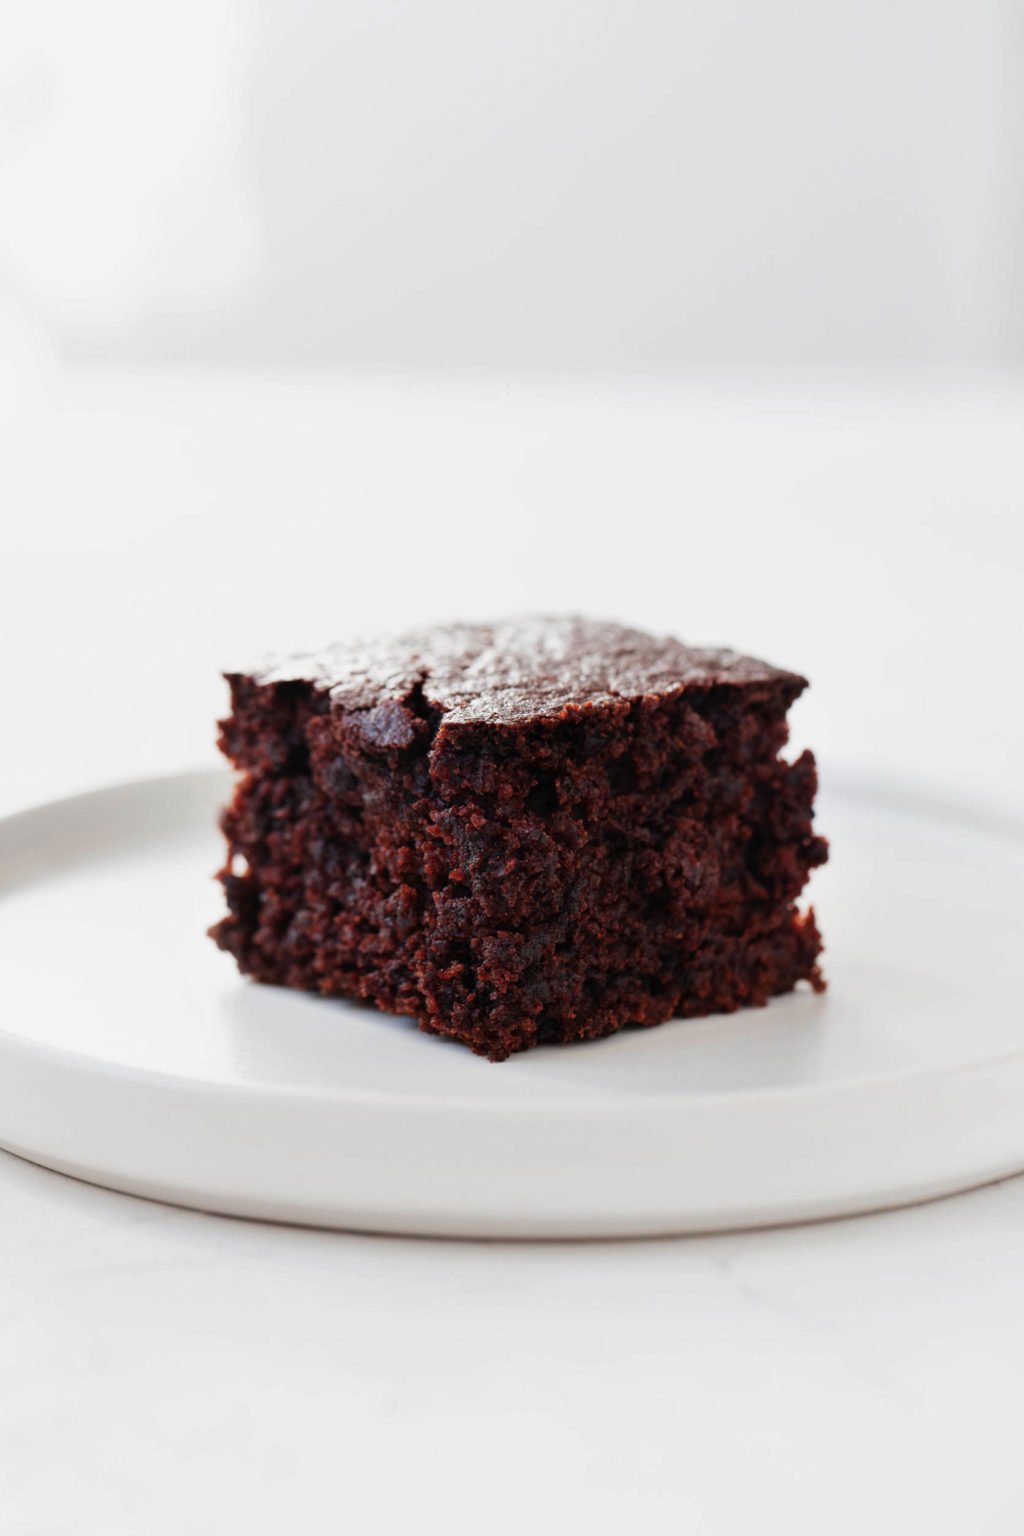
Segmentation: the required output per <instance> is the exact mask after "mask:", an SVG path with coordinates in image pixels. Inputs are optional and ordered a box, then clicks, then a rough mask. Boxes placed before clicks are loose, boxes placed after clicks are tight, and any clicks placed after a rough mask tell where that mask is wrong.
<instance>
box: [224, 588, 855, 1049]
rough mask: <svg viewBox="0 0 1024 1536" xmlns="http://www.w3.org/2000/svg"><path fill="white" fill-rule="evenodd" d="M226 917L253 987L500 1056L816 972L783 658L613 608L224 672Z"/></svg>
mask: <svg viewBox="0 0 1024 1536" xmlns="http://www.w3.org/2000/svg"><path fill="white" fill-rule="evenodd" d="M227 677H228V682H229V684H230V688H231V705H232V708H231V713H230V715H229V716H228V718H227V719H226V720H224V721H223V722H222V725H221V736H220V745H221V747H222V749H223V751H224V752H225V753H226V755H227V756H228V757H229V758H230V760H231V762H232V763H233V764H234V766H235V768H236V769H237V770H238V774H239V777H238V782H237V787H236V790H235V795H234V799H233V801H232V803H231V805H230V806H229V807H228V809H227V810H226V811H225V812H224V815H223V818H222V826H223V829H224V832H225V834H226V836H227V840H228V858H227V863H226V865H225V867H224V869H223V870H222V872H221V875H220V879H221V880H222V882H223V885H224V889H225V893H226V896H227V905H228V915H227V916H226V917H225V918H224V919H223V920H222V921H221V922H220V923H218V924H217V926H216V927H215V928H214V929H213V930H212V936H213V938H214V939H215V940H216V942H217V943H218V944H219V945H220V947H221V948H222V949H225V950H227V951H229V953H231V954H232V955H233V956H234V957H235V960H236V961H237V963H238V966H239V968H240V969H241V970H242V971H243V972H244V973H245V974H246V975H248V976H252V977H254V978H255V979H256V980H257V981H262V982H270V983H276V984H279V985H282V986H288V987H300V988H304V989H306V990H309V991H314V992H319V993H323V994H324V995H326V996H337V997H350V998H361V999H365V1000H367V1001H368V1002H370V1003H373V1004H375V1005H376V1006H377V1007H378V1008H381V1009H385V1010H387V1011H388V1012H391V1013H399V1014H408V1015H411V1016H412V1017H413V1018H414V1019H416V1020H417V1021H418V1023H419V1025H420V1027H421V1028H422V1029H425V1030H427V1031H429V1032H431V1033H435V1034H439V1035H446V1036H449V1037H450V1038H451V1039H454V1040H459V1041H461V1042H462V1043H463V1044H465V1045H468V1046H469V1047H470V1049H471V1050H473V1051H476V1052H478V1053H479V1054H481V1055H484V1056H489V1057H490V1058H491V1059H492V1060H494V1061H499V1060H502V1059H503V1058H505V1057H507V1056H509V1055H510V1054H511V1053H512V1052H513V1051H521V1050H524V1049H526V1048H527V1047H529V1046H533V1045H539V1044H543V1043H546V1042H552V1041H571V1040H588V1039H594V1038H596V1037H597V1036H600V1035H608V1034H611V1033H612V1032H613V1031H615V1030H620V1029H624V1028H626V1027H627V1026H647V1025H651V1024H659V1023H661V1022H663V1021H664V1020H666V1019H670V1018H672V1017H674V1016H677V1015H691V1014H708V1013H716V1012H723V1011H731V1010H733V1009H736V1008H740V1007H742V1006H745V1005H747V1004H762V1003H766V1002H767V1001H768V999H769V998H770V997H772V996H773V995H774V994H776V993H780V992H788V991H790V990H791V989H792V988H793V987H794V986H795V985H796V984H797V982H799V981H808V982H810V984H811V985H812V986H813V987H815V988H819V989H820V988H821V987H822V986H823V982H822V980H821V977H820V974H819V970H818V965H817V960H818V955H819V953H820V950H821V940H820V937H819V935H818V931H817V928H816V927H815V923H814V917H813V913H812V912H810V911H807V912H800V911H799V910H798V909H797V906H796V900H797V897H798V896H799V894H800V892H801V890H802V889H803V886H804V884H805V882H806V880H807V877H808V874H809V873H810V871H811V869H813V868H814V866H815V865H816V864H821V863H822V862H823V861H824V860H825V858H826V856H827V849H826V844H825V842H824V841H823V840H822V839H821V838H820V837H817V836H816V835H815V834H814V831H813V829H812V809H813V800H814V794H815V788H816V775H815V766H814V759H813V757H812V756H811V754H810V753H809V752H804V753H803V754H802V755H801V756H799V757H798V758H797V759H796V761H795V762H792V763H787V762H785V761H784V760H783V758H782V757H781V755H780V753H781V750H782V748H783V746H784V744H785V742H786V738H787V724H786V713H787V711H788V709H789V707H790V705H791V704H792V702H793V700H794V699H795V698H796V697H797V695H798V694H799V693H801V692H802V690H803V689H804V688H805V687H806V682H805V679H804V678H802V677H799V676H797V675H795V674H794V673H792V672H784V671H780V670H779V669H778V668H777V667H772V666H769V665H767V664H766V663H765V662H761V661H756V660H753V659H752V658H750V657H746V656H739V655H737V654H736V653H734V652H732V651H728V650H704V649H695V648H692V647H689V646H684V645H682V644H681V643H680V642H679V641H677V640H672V639H658V638H654V637H652V636H650V635H646V634H643V633H640V632H639V631H637V630H632V629H624V628H621V627H620V626H618V625H615V624H604V623H594V622H590V621H588V620H585V619H577V618H558V619H531V620H521V621H517V622H509V623H500V624H493V625H484V624H479V625H454V626H451V627H445V628H436V629H430V630H422V631H419V632H416V633H410V634H406V635H403V636H400V637H398V638H391V639H385V640H378V641H374V642H371V643H369V644H356V643H353V644H348V645H338V646H335V647H331V648H329V649H327V650H325V651H322V652H318V653H316V654H313V655H308V656H300V657H296V658H293V659H289V660H287V661H284V662H281V663H276V664H274V665H271V666H268V667H267V668H265V669H263V670H261V671H257V672H253V673H248V674H246V673H237V672H236V673H230V674H227Z"/></svg>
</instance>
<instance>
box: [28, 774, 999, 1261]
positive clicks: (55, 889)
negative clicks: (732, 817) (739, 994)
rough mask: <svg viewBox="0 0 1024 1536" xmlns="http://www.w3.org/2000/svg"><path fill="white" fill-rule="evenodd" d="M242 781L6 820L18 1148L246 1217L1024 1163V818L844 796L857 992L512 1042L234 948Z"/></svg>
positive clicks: (888, 1198) (500, 1222) (660, 1226)
mask: <svg viewBox="0 0 1024 1536" xmlns="http://www.w3.org/2000/svg"><path fill="white" fill-rule="evenodd" d="M228 782H229V781H228V776H227V775H226V774H224V775H222V774H219V773H218V774H212V775H205V774H203V775H192V776H190V777H180V778H171V779H163V780H156V781H151V782H148V783H139V784H134V785H126V786H123V787H121V788H111V789H109V790H102V791H99V792H97V793H94V794H91V795H86V796H82V797H79V798H77V799H74V800H65V801H61V802H57V803H56V804H52V805H49V806H43V807H40V808H38V809H37V810H35V811H29V812H26V813H25V814H23V815H22V816H16V817H12V818H9V819H8V820H6V821H3V822H0V864H2V867H3V869H4V871H5V885H6V893H5V894H6V900H5V901H4V903H3V906H2V908H0V949H2V950H3V952H4V954H5V957H6V958H5V964H4V972H3V986H4V1000H5V1014H6V1019H7V1025H6V1028H5V1029H4V1030H2V1031H0V1145H3V1146H5V1147H7V1148H8V1149H9V1150H12V1151H16V1152H21V1153H23V1154H24V1155H26V1156H28V1157H31V1158H32V1159H33V1160H34V1161H37V1162H40V1163H43V1164H44V1165H46V1166H48V1167H53V1168H56V1169H58V1170H60V1171H64V1172H69V1173H75V1174H78V1175H80V1176H81V1177H83V1178H87V1179H90V1180H92V1181H94V1182H96V1183H100V1184H107V1185H110V1186H111V1187H113V1188H115V1189H123V1190H127V1191H128V1192H130V1193H134V1194H142V1195H153V1196H156V1197H160V1198H164V1199H167V1200H170V1201H174V1202H176V1203H179V1204H183V1205H193V1206H198V1207H200V1208H201V1209H205V1210H212V1211H221V1212H226V1213H227V1214H230V1215H242V1216H264V1217H269V1218H272V1219H275V1220H279V1221H287V1220H292V1221H298V1222H305V1223H307V1224H310V1225H319V1226H333V1227H348V1228H357V1229H364V1230H370V1231H377V1232H385V1233H386V1232H410V1233H421V1234H432V1235H440V1236H462V1237H617V1236H630V1235H632V1236H642V1235H656V1234H661V1233H673V1232H685V1231H707V1230H714V1229H726V1228H729V1227H737V1226H755V1225H758V1224H765V1223H778V1222H783V1221H787V1220H800V1219H805V1218H820V1217H825V1216H835V1215H846V1214H849V1213H851V1212H856V1211H864V1210H877V1209H879V1208H880V1207H884V1206H891V1205H896V1204H899V1203H901V1202H904V1203H906V1202H910V1201H913V1200H917V1199H920V1198H926V1197H932V1196H936V1195H941V1194H947V1193H949V1192H950V1191H951V1190H958V1189H964V1188H967V1187H969V1186H970V1185H972V1184H979V1183H983V1182H985V1181H988V1180H992V1179H995V1178H999V1177H1005V1176H1006V1175H1007V1174H1009V1173H1018V1172H1020V1171H1021V1170H1022V1169H1024V1040H1022V1038H1021V1026H1022V1020H1021V1010H1020V1007H1019V993H1018V977H1017V970H1016V965H1015V959H1014V957H1015V956H1016V954H1017V952H1018V949H1019V944H1020V939H1021V920H1020V911H1019V892H1020V889H1021V885H1022V882H1024V832H1022V831H1021V829H1019V828H1016V829H1015V828H1006V827H1001V826H1000V825H999V823H998V822H996V823H994V824H993V825H992V826H988V825H986V821H985V818H984V816H982V817H981V818H980V825H972V822H971V816H970V811H969V809H968V810H966V811H962V810H960V809H959V808H957V807H948V808H945V810H944V812H943V814H942V816H941V817H940V816H939V815H937V814H936V813H935V812H934V810H933V812H932V814H930V815H929V814H928V813H927V811H925V812H923V813H922V812H921V811H915V808H914V803H913V800H912V799H910V798H909V797H904V798H903V799H902V800H901V799H899V798H895V797H893V798H889V799H886V798H884V797H882V796H879V795H877V794H876V795H872V794H871V793H870V791H868V790H865V789H864V788H861V787H858V786H853V787H852V788H850V789H848V790H847V791H846V793H845V794H844V793H842V792H840V793H839V794H838V795H833V796H831V797H828V796H826V797H825V798H824V801H823V804H822V807H821V816H820V824H821V825H822V826H824V827H826V828H827V829H828V833H829V836H830V838H831V839H832V844H833V862H832V867H831V870H830V871H829V874H830V876H831V878H830V879H829V878H827V877H826V878H823V880H822V881H820V882H818V884H819V885H820V886H822V887H823V889H822V890H819V891H818V892H817V893H816V898H817V907H818V911H819V914H820V920H821V922H822V924H823V927H824V932H825V934H826V936H828V935H834V938H833V940H832V943H831V946H830V951H829V970H830V973H831V975H832V978H833V992H832V994H831V995H830V996H825V997H821V996H818V997H816V996H814V995H813V994H811V993H810V992H809V991H808V990H805V989H799V990H798V991H797V992H796V993H794V994H792V995H790V996H789V997H785V998H778V999H776V1000H775V1001H774V1002H773V1003H772V1004H771V1005H770V1006H769V1007H768V1008H767V1009H766V1010H764V1011H747V1012H742V1013H740V1014H737V1015H735V1016H733V1017H731V1018H719V1019H708V1020H701V1021H686V1020H676V1021H673V1022H672V1023H669V1024H666V1025H664V1026H662V1027H659V1028H658V1029H656V1030H652V1031H644V1032H642V1033H636V1032H634V1033H625V1034H621V1035H618V1036H616V1037H614V1038H613V1039H609V1040H603V1041H598V1042H594V1043H593V1044H590V1045H587V1046H582V1047H578V1048H575V1049H568V1050H567V1049H561V1050H560V1049H557V1048H554V1047H547V1048H543V1049H539V1050H536V1051H533V1052H530V1053H528V1054H525V1055H523V1056H519V1057H516V1058H514V1059H513V1060H512V1061H510V1062H506V1063H503V1064H501V1066H500V1067H496V1066H495V1065H494V1064H492V1063H489V1062H485V1061H482V1060H481V1059H480V1058H478V1057H474V1056H472V1055H470V1054H469V1053H468V1052H467V1051H465V1049H460V1048H458V1047H453V1046H452V1045H451V1044H450V1043H448V1042H445V1041H441V1040H438V1039H437V1038H432V1037H428V1036H425V1035H423V1034H421V1033H419V1032H418V1031H417V1030H415V1028H413V1027H412V1026H411V1024H410V1022H409V1021H408V1020H398V1019H388V1018H385V1017H382V1016H381V1015H380V1014H377V1013H375V1012H373V1011H371V1010H368V1009H364V1008H357V1007H354V1006H352V1005H351V1004H346V1003H342V1002H339V1001H326V1000H324V999H322V998H312V997H306V996H302V995H298V994H295V993H293V992H288V991H285V990H283V989H279V988H256V987H254V986H252V985H251V984H248V983H246V982H244V981H242V980H241V979H240V978H238V976H237V975H236V974H235V972H234V968H233V967H231V969H230V972H229V970H228V967H227V966H226V965H225V962H224V960H223V958H222V957H221V956H219V955H218V954H217V953H216V952H215V951H214V950H213V947H212V946H211V945H210V943H209V942H208V940H207V939H206V936H205V928H206V926H207V920H208V919H210V918H212V917H213V916H214V915H216V911H217V908H218V907H219V905H220V903H219V901H218V902H211V903H209V904H207V903H206V901H205V898H206V897H207V896H208V895H209V894H210V873H211V871H212V869H213V868H215V867H216V864H217V862H218V860H219V858H220V854H221V850H220V846H219V844H220V839H219V837H217V836H216V834H215V830H214V829H215V820H216V810H217V807H218V805H219V804H220V803H223V801H224V799H225V798H226V796H227V792H228ZM204 908H205V910H204ZM55 934H59V935H60V941H59V943H60V948H59V958H60V963H59V965H57V966H54V964H53V954H54V935H55Z"/></svg>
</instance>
